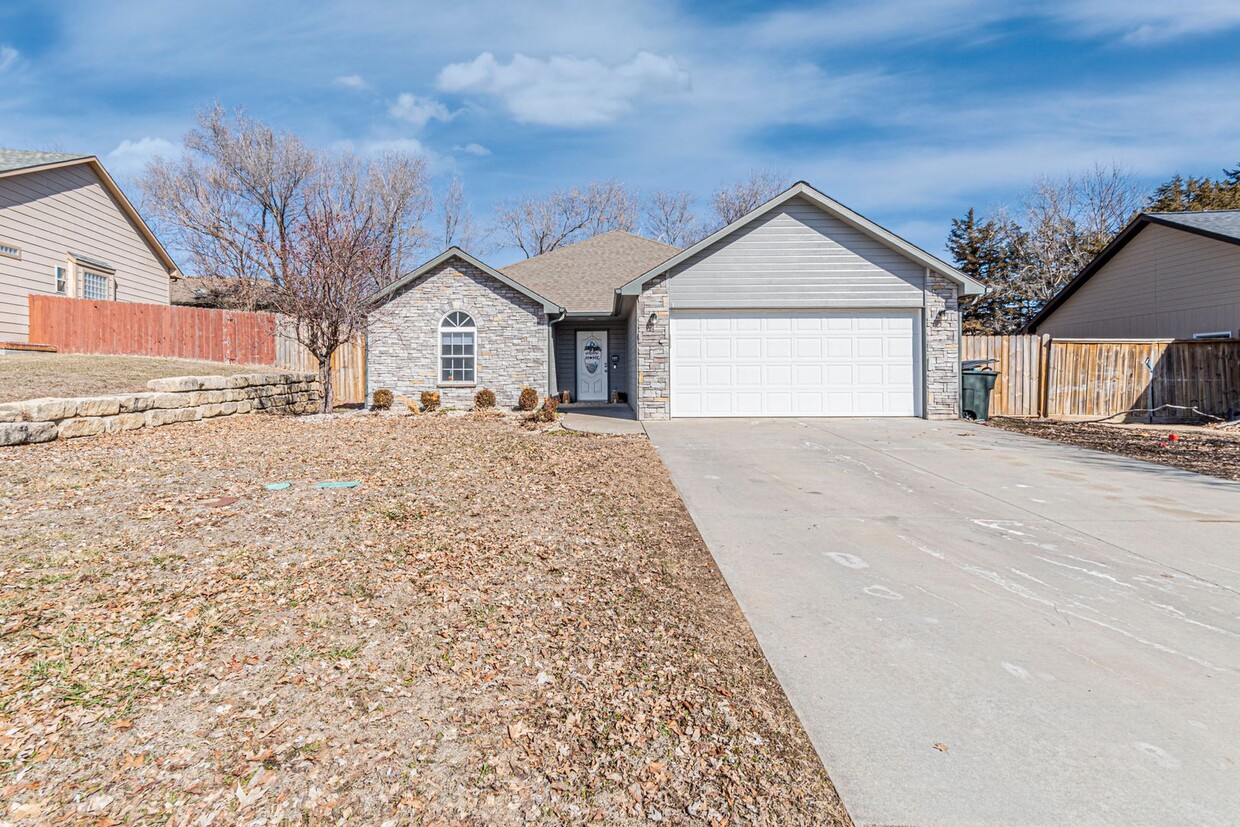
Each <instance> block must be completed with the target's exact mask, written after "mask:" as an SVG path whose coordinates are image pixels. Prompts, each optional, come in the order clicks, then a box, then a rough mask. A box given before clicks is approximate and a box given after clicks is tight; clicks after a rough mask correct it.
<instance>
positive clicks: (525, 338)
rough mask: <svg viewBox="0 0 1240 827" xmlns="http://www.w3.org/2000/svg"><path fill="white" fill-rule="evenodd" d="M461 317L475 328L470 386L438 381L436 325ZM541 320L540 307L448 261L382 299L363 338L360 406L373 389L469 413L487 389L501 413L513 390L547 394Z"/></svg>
mask: <svg viewBox="0 0 1240 827" xmlns="http://www.w3.org/2000/svg"><path fill="white" fill-rule="evenodd" d="M453 310H463V311H465V312H466V313H468V314H469V315H470V316H472V317H473V319H474V324H476V325H477V344H476V351H477V353H476V362H475V366H474V368H475V369H474V377H475V380H476V381H474V382H472V383H470V384H468V385H458V384H451V385H445V384H442V383H440V381H439V323H440V322H441V321H442V320H443V317H444V316H446V315H448V314H449V313H451V312H452V311H453ZM547 348H548V342H547V314H546V312H545V311H544V310H543V306H542V304H541V303H540V302H537V301H534V300H533V299H531V298H530V297H529V296H527V295H525V294H524V293H521V292H520V291H518V290H514V289H513V288H511V287H509V286H508V285H507V284H504V283H503V282H500V281H498V280H497V279H495V278H493V277H492V276H489V275H487V274H486V273H484V272H482V271H481V270H479V269H478V268H477V267H474V266H473V265H472V264H469V263H468V262H465V261H463V260H461V259H459V258H450V259H448V260H447V261H445V262H444V263H443V264H442V265H440V266H439V267H438V268H437V269H435V270H433V271H431V272H429V273H426V274H425V275H423V276H420V277H419V278H418V279H417V280H416V281H414V282H413V283H412V284H410V285H408V286H407V287H405V288H404V289H403V290H401V291H400V292H399V293H397V294H396V295H395V296H393V297H392V298H390V299H389V300H388V301H387V302H386V303H385V304H384V305H383V306H382V307H381V308H380V309H379V310H378V311H377V312H376V313H375V315H374V317H373V318H372V319H371V322H370V326H369V329H368V330H367V334H366V349H367V354H366V385H367V387H366V398H367V399H368V400H369V399H370V397H371V395H372V394H373V393H374V392H375V391H376V390H377V389H379V388H387V389H388V390H390V391H392V392H393V393H395V394H403V395H404V396H407V397H409V398H411V399H417V398H418V397H419V396H420V395H421V393H422V391H439V394H440V399H441V401H442V403H443V404H444V405H445V406H450V407H471V406H472V405H473V401H474V394H475V393H476V392H477V391H479V390H481V389H483V388H489V389H490V390H492V391H494V392H495V398H496V401H497V402H498V403H499V404H500V405H503V406H510V405H511V406H515V405H516V404H517V398H518V397H519V396H520V395H521V389H522V388H523V387H526V386H529V387H531V388H534V389H535V390H537V391H538V392H539V394H540V395H541V394H545V393H546V392H547V378H548V373H547V371H548V365H547Z"/></svg>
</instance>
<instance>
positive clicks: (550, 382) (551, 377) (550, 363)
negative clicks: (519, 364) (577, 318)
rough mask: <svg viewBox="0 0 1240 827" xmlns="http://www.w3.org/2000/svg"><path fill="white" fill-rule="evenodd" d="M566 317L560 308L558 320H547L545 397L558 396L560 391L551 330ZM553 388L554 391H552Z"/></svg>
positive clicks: (553, 336) (566, 312) (553, 333)
mask: <svg viewBox="0 0 1240 827" xmlns="http://www.w3.org/2000/svg"><path fill="white" fill-rule="evenodd" d="M567 315H568V311H567V310H565V309H564V308H562V307H561V308H560V317H559V318H558V319H552V318H550V317H548V319H547V396H558V395H559V392H560V389H559V387H558V386H557V385H556V381H555V332H554V331H553V330H552V329H551V326H552V325H554V324H559V323H560V322H562V321H564V317H565V316H567ZM553 388H554V391H553V390H552V389H553Z"/></svg>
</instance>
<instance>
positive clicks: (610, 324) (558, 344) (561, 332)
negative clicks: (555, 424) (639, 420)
mask: <svg viewBox="0 0 1240 827" xmlns="http://www.w3.org/2000/svg"><path fill="white" fill-rule="evenodd" d="M552 329H553V330H555V380H556V388H555V390H556V392H557V393H558V392H560V391H571V392H572V394H573V399H576V398H577V331H579V330H606V331H607V360H608V361H607V371H608V373H607V391H608V393H610V392H611V391H625V392H626V393H627V392H629V370H628V368H629V360H628V358H627V354H628V346H627V343H628V325H627V323H626V322H625V320H624V319H619V318H612V319H606V320H604V321H595V322H583V321H578V320H576V319H565V320H564V321H562V322H559V323H557V324H556V325H555V327H554V328H552ZM615 354H618V355H619V356H620V364H619V366H617V367H616V369H615V370H613V369H612V368H611V357H612V356H613V355H615ZM630 398H631V397H630Z"/></svg>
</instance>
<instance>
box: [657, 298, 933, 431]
mask: <svg viewBox="0 0 1240 827" xmlns="http://www.w3.org/2000/svg"><path fill="white" fill-rule="evenodd" d="M918 319H919V314H918V311H915V310H841V311H825V310H824V311H808V312H796V311H783V312H779V311H774V312H767V311H744V312H741V311H725V312H705V311H702V312H689V311H672V369H671V374H672V386H671V397H672V416H918V415H920V413H921V402H920V394H919V393H918V388H919V383H920V378H919V377H920V370H918V369H917V366H918V365H920V364H921V357H920V352H919V350H920V348H919V346H918V343H919V342H920V337H918V336H917V335H916V333H917V328H918V324H917V322H918Z"/></svg>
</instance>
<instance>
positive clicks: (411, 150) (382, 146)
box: [361, 138, 430, 155]
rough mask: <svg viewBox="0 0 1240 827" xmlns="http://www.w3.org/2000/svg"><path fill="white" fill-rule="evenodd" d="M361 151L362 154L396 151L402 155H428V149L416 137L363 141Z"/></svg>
mask: <svg viewBox="0 0 1240 827" xmlns="http://www.w3.org/2000/svg"><path fill="white" fill-rule="evenodd" d="M361 152H362V154H364V155H380V154H383V153H385V152H398V153H401V154H403V155H429V154H430V150H428V149H427V148H426V145H425V144H423V143H422V142H421V141H419V140H418V139H417V138H381V139H377V140H373V141H363V142H362V144H361Z"/></svg>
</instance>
